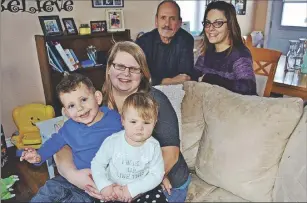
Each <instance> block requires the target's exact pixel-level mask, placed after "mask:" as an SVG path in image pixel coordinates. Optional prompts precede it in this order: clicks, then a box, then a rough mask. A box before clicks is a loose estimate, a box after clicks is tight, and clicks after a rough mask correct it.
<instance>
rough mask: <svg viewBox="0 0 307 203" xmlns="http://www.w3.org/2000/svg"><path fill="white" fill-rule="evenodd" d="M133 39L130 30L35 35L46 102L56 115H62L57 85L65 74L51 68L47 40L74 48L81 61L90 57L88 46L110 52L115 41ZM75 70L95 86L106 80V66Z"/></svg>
mask: <svg viewBox="0 0 307 203" xmlns="http://www.w3.org/2000/svg"><path fill="white" fill-rule="evenodd" d="M114 40H115V41H126V40H131V37H130V30H125V31H122V32H112V33H95V34H90V35H62V36H47V37H46V36H43V35H35V42H36V50H37V56H38V61H39V67H40V72H41V78H42V82H43V88H44V94H45V100H46V104H48V105H52V106H53V108H54V110H55V113H56V116H59V115H61V103H60V101H59V100H58V98H57V96H56V94H55V87H56V85H57V84H58V83H59V82H60V80H61V79H62V77H63V74H62V73H60V72H57V71H55V70H53V69H52V68H51V66H50V65H49V62H48V55H47V49H46V42H49V41H57V42H59V43H60V44H61V45H62V47H63V48H64V49H72V50H74V52H75V54H76V56H77V58H78V59H79V61H83V60H86V59H88V56H87V52H86V48H87V47H88V46H89V45H93V46H95V47H96V49H97V51H103V52H106V53H107V52H108V51H109V50H110V49H111V47H112V46H113V41H114ZM74 72H77V73H81V74H84V75H86V76H87V77H89V78H90V79H91V80H92V82H93V84H94V86H95V88H96V89H99V90H101V88H102V85H103V83H104V80H105V66H104V65H102V66H97V67H96V66H95V67H89V68H79V69H77V70H75V71H74Z"/></svg>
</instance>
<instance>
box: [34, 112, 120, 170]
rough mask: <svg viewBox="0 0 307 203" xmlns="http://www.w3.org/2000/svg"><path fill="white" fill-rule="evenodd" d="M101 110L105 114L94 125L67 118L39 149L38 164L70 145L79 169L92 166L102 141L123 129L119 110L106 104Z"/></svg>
mask: <svg viewBox="0 0 307 203" xmlns="http://www.w3.org/2000/svg"><path fill="white" fill-rule="evenodd" d="M100 111H102V112H103V113H104V116H103V117H102V119H101V120H100V121H98V122H97V123H95V124H93V125H92V126H87V125H85V124H83V123H77V122H75V121H73V120H72V119H69V120H67V121H66V122H65V123H64V125H63V127H62V128H61V129H60V130H59V132H58V133H55V134H53V135H52V137H51V138H50V139H49V140H47V141H46V142H45V143H44V144H43V145H42V146H41V148H40V149H39V150H38V153H39V154H40V156H41V162H40V163H38V164H36V165H40V164H42V163H43V162H45V161H46V160H47V159H48V158H50V157H51V156H52V155H54V154H55V153H56V152H57V151H59V150H60V149H61V148H62V147H64V146H65V145H69V146H70V147H71V149H72V155H73V161H74V163H75V165H76V167H77V169H84V168H90V167H91V161H92V159H93V158H94V156H95V155H96V152H97V151H98V149H99V148H100V146H101V144H102V142H103V141H104V140H105V139H106V138H107V137H109V136H110V135H112V134H113V133H115V132H118V131H120V130H122V129H123V126H122V124H121V118H120V115H119V113H118V112H117V111H115V110H110V109H109V108H108V107H106V106H102V107H100Z"/></svg>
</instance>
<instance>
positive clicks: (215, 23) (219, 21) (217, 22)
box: [202, 20, 227, 28]
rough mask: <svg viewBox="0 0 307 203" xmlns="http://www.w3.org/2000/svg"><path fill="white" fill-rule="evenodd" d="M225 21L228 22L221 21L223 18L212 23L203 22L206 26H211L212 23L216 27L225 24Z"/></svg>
mask: <svg viewBox="0 0 307 203" xmlns="http://www.w3.org/2000/svg"><path fill="white" fill-rule="evenodd" d="M224 23H227V21H221V20H218V21H214V22H213V23H211V22H210V21H205V22H202V24H203V26H204V27H205V28H210V27H211V25H212V26H213V27H214V28H220V27H222V26H223V25H224Z"/></svg>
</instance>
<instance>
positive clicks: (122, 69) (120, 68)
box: [112, 63, 141, 74]
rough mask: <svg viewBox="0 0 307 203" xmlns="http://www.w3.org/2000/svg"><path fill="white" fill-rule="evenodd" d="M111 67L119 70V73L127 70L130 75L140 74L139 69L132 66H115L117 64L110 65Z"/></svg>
mask: <svg viewBox="0 0 307 203" xmlns="http://www.w3.org/2000/svg"><path fill="white" fill-rule="evenodd" d="M112 65H113V67H114V68H115V69H116V70H119V71H125V70H126V69H127V68H128V69H129V72H130V73H137V74H140V73H141V69H140V68H136V67H133V66H132V67H127V66H125V65H122V64H117V63H112Z"/></svg>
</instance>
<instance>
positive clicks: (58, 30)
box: [38, 15, 63, 36]
mask: <svg viewBox="0 0 307 203" xmlns="http://www.w3.org/2000/svg"><path fill="white" fill-rule="evenodd" d="M38 19H39V22H40V25H41V27H42V30H43V33H44V35H45V36H56V35H63V29H62V25H61V21H60V18H59V16H57V15H52V16H38Z"/></svg>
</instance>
